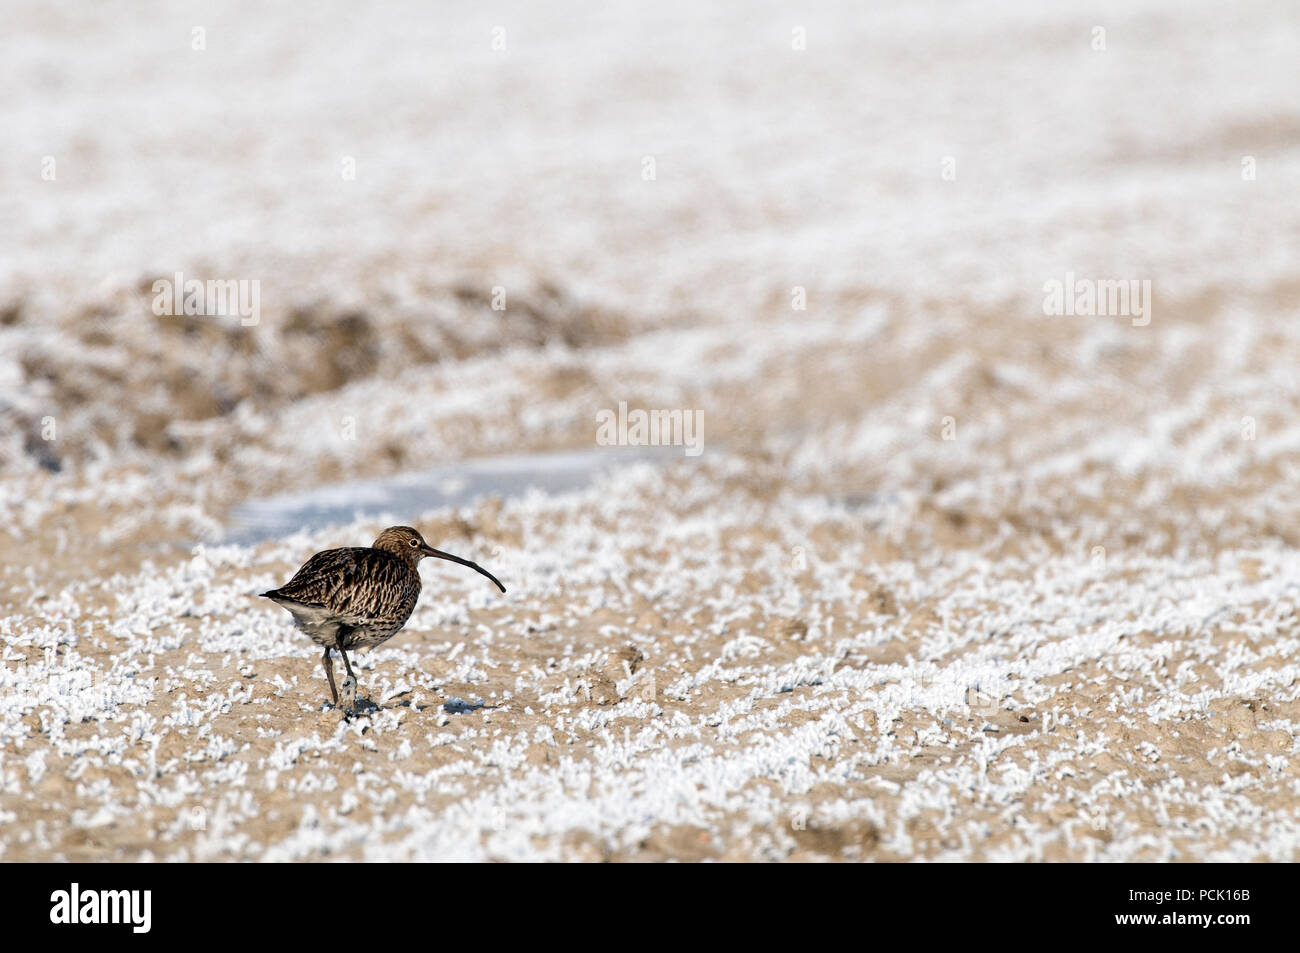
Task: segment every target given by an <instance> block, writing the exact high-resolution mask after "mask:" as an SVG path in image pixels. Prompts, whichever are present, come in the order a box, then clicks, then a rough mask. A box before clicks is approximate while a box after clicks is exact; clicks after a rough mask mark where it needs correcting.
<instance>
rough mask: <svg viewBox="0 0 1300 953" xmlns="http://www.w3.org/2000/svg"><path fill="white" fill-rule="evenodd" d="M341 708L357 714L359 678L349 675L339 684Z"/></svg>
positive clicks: (339, 705) (350, 713)
mask: <svg viewBox="0 0 1300 953" xmlns="http://www.w3.org/2000/svg"><path fill="white" fill-rule="evenodd" d="M338 707H339V708H342V709H343V710H344V711H345V712H347V713H348V714H349V715H354V714H356V711H357V680H356V679H355V678H353V677H352V676H351V675H349V676H348V677H347V678H345V679H343V684H342V685H340V686H339V704H338Z"/></svg>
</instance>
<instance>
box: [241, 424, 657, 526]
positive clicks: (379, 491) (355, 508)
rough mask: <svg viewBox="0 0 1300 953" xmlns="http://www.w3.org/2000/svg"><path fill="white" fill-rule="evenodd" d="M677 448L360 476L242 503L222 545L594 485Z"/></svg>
mask: <svg viewBox="0 0 1300 953" xmlns="http://www.w3.org/2000/svg"><path fill="white" fill-rule="evenodd" d="M669 449H671V448H645V449H628V448H620V449H619V450H617V451H616V452H611V451H610V450H608V449H600V450H575V451H566V452H562V453H538V454H521V455H512V456H504V457H490V458H485V459H481V460H470V461H467V462H465V463H460V464H454V465H450V466H445V467H434V468H432V469H428V470H420V471H416V472H413V473H403V474H400V475H398V476H394V477H387V478H383V479H374V480H356V481H353V482H349V483H336V484H333V485H330V486H322V487H316V488H315V489H311V490H303V491H301V492H297V493H284V494H280V495H277V496H271V497H266V498H264V499H260V500H249V501H248V502H246V503H242V504H240V505H239V506H237V507H236V508H235V509H234V510H233V511H232V512H231V516H230V524H231V525H230V527H229V529H228V530H227V531H226V534H225V536H224V537H223V539H222V542H226V543H238V544H241V545H248V544H251V543H259V542H262V541H263V540H267V539H277V538H279V537H281V536H287V535H288V534H290V533H296V532H298V531H300V530H304V529H305V530H319V529H324V528H326V527H329V526H339V525H346V524H348V523H351V522H353V521H355V520H357V519H360V518H364V517H368V516H377V515H380V514H384V513H390V514H395V515H394V518H395V519H410V518H411V514H414V513H420V512H423V511H425V510H431V509H437V508H438V507H444V506H461V505H464V504H466V503H471V502H473V501H474V500H477V499H481V498H482V497H485V496H502V497H506V498H509V497H515V496H522V495H523V494H524V493H526V492H528V491H529V490H530V489H538V490H542V491H544V492H546V493H562V492H564V491H566V490H576V489H581V488H582V487H584V486H587V485H588V484H589V483H591V481H592V480H593V479H594V478H595V476H596V474H598V473H600V472H602V471H605V470H612V469H615V468H617V467H621V466H627V465H629V464H633V463H643V462H646V461H648V460H656V459H658V460H667V459H670V458H671V457H672V456H674V454H671V453H667V452H663V451H664V450H669Z"/></svg>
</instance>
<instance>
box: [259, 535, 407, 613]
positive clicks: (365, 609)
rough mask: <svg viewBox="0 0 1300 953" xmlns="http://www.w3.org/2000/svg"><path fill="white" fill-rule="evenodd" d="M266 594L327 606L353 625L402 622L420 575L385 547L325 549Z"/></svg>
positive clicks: (282, 600) (325, 608)
mask: <svg viewBox="0 0 1300 953" xmlns="http://www.w3.org/2000/svg"><path fill="white" fill-rule="evenodd" d="M262 595H264V596H266V597H267V598H269V599H273V600H275V601H276V602H279V603H281V604H284V603H286V602H290V603H295V604H297V605H299V606H303V607H308V608H311V609H315V610H323V611H324V612H326V613H328V614H330V615H332V616H336V617H338V618H340V619H342V620H346V621H347V622H348V623H349V624H352V625H370V624H377V625H391V624H394V623H396V624H397V625H401V624H402V623H404V622H405V621H406V620H407V619H408V618H409V617H410V615H411V612H412V611H414V609H415V602H416V600H417V599H418V598H419V596H420V574H419V573H418V572H416V571H415V570H414V569H413V568H412V567H411V566H409V565H407V564H406V563H405V562H404V561H403V560H401V559H399V558H398V557H397V556H395V555H393V554H392V553H389V552H385V551H384V550H382V549H372V548H369V547H348V548H344V549H327V550H325V551H324V552H321V553H317V554H316V555H315V556H312V557H311V559H309V560H307V561H306V562H305V563H303V564H302V568H301V569H299V570H298V571H297V572H296V573H294V576H293V578H292V579H290V580H289V581H288V582H287V583H285V584H284V585H283V586H281V587H280V588H279V589H271V590H269V591H268V592H264V593H262ZM286 608H288V606H286Z"/></svg>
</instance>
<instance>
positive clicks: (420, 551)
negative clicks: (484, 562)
mask: <svg viewBox="0 0 1300 953" xmlns="http://www.w3.org/2000/svg"><path fill="white" fill-rule="evenodd" d="M375 549H383V550H386V551H387V552H390V553H392V554H393V555H394V556H397V557H399V558H401V559H403V560H405V561H406V563H407V564H408V565H410V566H411V567H412V568H415V567H416V566H418V565H419V563H420V560H421V559H423V558H424V557H425V556H434V557H437V558H438V559H446V560H448V561H450V562H453V563H460V564H461V565H462V566H468V567H469V568H470V569H473V570H474V571H475V572H477V573H482V574H483V575H484V576H487V577H488V578H489V579H491V580H492V583H493V585H495V586H496V587H497V588H498V589H500V590H501V591H502V592H505V591H506V587H505V586H503V585H501V582H500V580H498V579H497V577H496V576H494V575H492V574H491V573H490V572H488V571H487V570H486V569H484V568H483V567H482V566H480V565H479V564H478V563H475V562H470V561H469V560H468V559H461V558H460V557H459V556H453V555H452V554H451V553H444V552H443V551H442V550H440V549H434V548H433V547H432V546H430V545H429V544H428V543H426V542H425V541H424V537H423V536H421V535H420V531H419V530H417V529H414V528H412V527H410V526H390V527H388V529H386V530H384V531H383V532H382V533H380V534H379V538H378V539H376V540H375Z"/></svg>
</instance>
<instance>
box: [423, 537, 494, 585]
mask: <svg viewBox="0 0 1300 953" xmlns="http://www.w3.org/2000/svg"><path fill="white" fill-rule="evenodd" d="M424 554H425V555H426V556H437V557H438V558H439V559H446V560H449V561H450V562H453V563H460V564H461V565H462V566H468V567H469V568H470V569H472V570H474V571H475V572H477V573H482V574H483V575H484V576H487V577H488V578H489V579H491V580H492V583H493V585H495V586H496V587H497V588H498V589H500V590H501V591H502V592H505V591H506V587H505V586H503V585H501V580H499V579H498V578H497V577H496V576H494V575H492V574H491V573H490V572H488V571H487V570H486V569H484V568H483V567H482V566H480V565H479V564H478V563H472V562H470V561H469V560H468V559H461V558H460V557H459V556H453V555H452V554H451V553H444V552H443V551H442V550H441V549H434V548H433V547H432V546H425V547H424Z"/></svg>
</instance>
